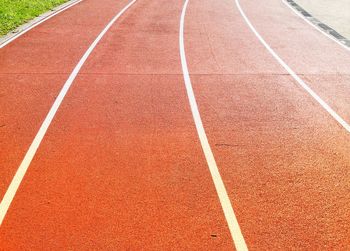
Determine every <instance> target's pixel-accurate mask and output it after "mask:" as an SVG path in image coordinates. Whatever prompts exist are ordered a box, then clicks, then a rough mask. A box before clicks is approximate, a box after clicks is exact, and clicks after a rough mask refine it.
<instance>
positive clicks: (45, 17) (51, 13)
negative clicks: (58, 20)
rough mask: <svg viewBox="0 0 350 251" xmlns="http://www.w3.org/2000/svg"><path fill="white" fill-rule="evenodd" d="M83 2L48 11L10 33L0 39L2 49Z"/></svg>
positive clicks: (62, 5)
mask: <svg viewBox="0 0 350 251" xmlns="http://www.w3.org/2000/svg"><path fill="white" fill-rule="evenodd" d="M82 1H83V0H70V1H68V2H66V3H64V4H61V5H59V6H57V7H55V8H53V9H52V10H50V11H47V12H45V13H43V14H41V15H39V16H38V17H35V18H34V19H32V20H31V21H29V22H27V23H24V24H22V25H20V26H19V27H17V28H16V29H15V30H13V31H10V32H9V33H8V34H7V35H5V36H3V37H0V49H2V48H4V47H5V46H6V45H8V44H9V43H11V42H12V41H14V40H15V39H17V38H19V37H20V36H22V35H23V34H25V33H27V32H28V31H30V30H31V29H33V28H35V27H36V26H38V25H39V24H41V23H43V22H45V21H47V20H49V19H50V18H52V17H54V16H56V15H58V14H60V13H61V12H63V11H65V10H68V9H69V8H71V7H73V6H75V5H76V4H78V3H80V2H82Z"/></svg>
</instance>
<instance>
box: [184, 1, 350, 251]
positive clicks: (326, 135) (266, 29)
mask: <svg viewBox="0 0 350 251" xmlns="http://www.w3.org/2000/svg"><path fill="white" fill-rule="evenodd" d="M242 8H243V9H244V11H245V12H246V14H247V16H248V17H249V18H250V17H253V18H252V19H251V21H252V23H253V25H256V28H257V30H258V31H259V32H260V33H261V35H262V36H263V37H264V38H266V40H267V41H268V43H271V45H272V47H273V48H274V49H275V50H276V52H277V53H278V54H280V56H281V57H282V58H283V59H284V60H285V61H286V62H287V63H290V66H291V67H292V68H293V69H295V70H296V72H297V73H300V72H301V77H302V78H303V79H305V80H306V81H307V82H308V83H309V82H310V86H312V87H313V88H315V90H316V91H317V92H319V94H320V95H321V96H322V97H324V99H325V100H327V101H328V102H329V104H330V105H331V106H333V107H334V108H335V110H336V111H337V112H339V113H340V114H342V115H344V117H345V118H348V115H349V111H350V107H349V102H348V101H349V100H348V97H349V96H348V93H349V90H350V83H349V82H346V79H349V75H348V73H349V69H348V68H347V67H345V66H344V65H343V64H344V61H345V62H347V61H349V60H350V57H349V54H348V52H347V51H345V50H344V49H343V48H341V47H339V46H338V45H337V44H336V43H334V42H333V41H331V40H328V38H326V37H323V35H322V34H320V33H319V32H318V31H314V30H313V28H312V27H310V26H308V25H307V24H305V23H304V21H303V20H299V19H298V17H295V16H294V13H292V12H290V10H289V9H288V8H286V7H285V6H284V5H283V3H281V2H279V1H271V2H269V4H266V3H264V2H259V3H258V2H256V1H242ZM188 17H189V18H188V24H187V27H186V28H187V30H188V31H191V32H189V34H188V35H187V41H188V42H187V57H188V59H189V71H190V73H192V75H193V76H192V84H193V85H194V91H195V93H196V95H197V102H198V105H199V109H200V111H201V114H202V119H203V123H204V125H205V127H206V131H207V134H208V138H209V141H210V144H211V145H212V147H213V151H214V155H215V157H216V160H217V162H218V166H219V167H220V170H221V173H222V177H223V179H224V182H225V184H226V186H227V189H228V190H229V193H230V194H229V195H230V198H231V200H232V203H233V205H234V207H235V210H236V214H237V218H238V220H239V223H240V225H241V229H242V232H243V235H244V237H245V239H246V241H247V244H248V247H249V248H250V249H252V250H281V249H292V250H294V249H302V250H316V249H337V250H345V249H348V248H349V247H350V238H349V236H350V220H349V219H350V193H349V191H350V183H349V179H350V169H349V167H350V155H349V152H350V141H349V139H350V137H349V135H348V134H347V132H346V130H344V129H343V128H342V127H340V126H339V125H338V123H337V122H336V121H335V120H333V118H332V117H331V116H330V115H329V114H328V113H326V112H325V111H324V110H323V109H322V107H320V106H319V105H318V103H316V102H315V101H314V100H313V99H312V98H311V97H310V96H309V95H308V94H307V93H306V92H305V91H304V90H303V89H302V88H301V87H299V86H298V85H297V84H296V82H295V81H294V80H293V78H292V77H291V76H289V75H288V74H287V72H285V70H284V69H283V68H282V67H281V66H280V65H279V64H278V63H277V61H275V59H274V58H273V57H272V56H271V54H269V53H268V51H267V50H266V49H265V48H264V47H263V45H262V44H260V42H259V41H258V39H257V38H256V37H255V35H254V34H253V33H252V32H251V30H250V29H249V27H248V26H247V25H246V23H245V22H244V20H243V19H242V17H241V16H240V14H239V12H238V9H237V8H236V6H235V4H234V1H209V0H206V1H201V2H199V1H193V2H192V3H190V5H189V12H188ZM191 17H192V18H191ZM277 20H282V23H281V21H277ZM269 25H271V26H272V27H270V26H269ZM297 27H298V28H297ZM300 29H301V30H303V32H304V34H303V35H300V34H298V33H299V32H300ZM293 32H294V34H293ZM309 36H310V37H309ZM312 39H314V40H315V41H313V43H315V44H313V46H312V47H311V45H310V46H309V47H308V48H310V49H309V50H305V45H303V43H305V42H309V43H310V44H312V42H311V41H306V40H312ZM278 43H279V44H278ZM281 44H283V46H282V45H281ZM280 47H282V49H280ZM324 48H326V50H327V49H329V50H331V53H327V54H326V53H324V51H322V50H324ZM315 50H316V51H315ZM325 54H326V55H325ZM322 56H325V57H326V61H324V59H322V61H321V62H320V59H321V58H322ZM337 57H340V58H337ZM305 58H307V59H308V60H307V61H306V62H305V60H304V59H305ZM299 62H300V64H302V66H300V64H298V63H299ZM326 62H328V64H327V63H326ZM348 65H349V64H348ZM317 69H320V70H317ZM324 73H327V74H326V75H324ZM331 73H332V74H331ZM195 74H196V75H195ZM305 74H307V75H306V76H305ZM309 74H310V75H309ZM330 79H333V81H337V85H334V82H333V83H332V82H330V81H329V80H330ZM315 80H317V81H315ZM347 121H349V120H347Z"/></svg>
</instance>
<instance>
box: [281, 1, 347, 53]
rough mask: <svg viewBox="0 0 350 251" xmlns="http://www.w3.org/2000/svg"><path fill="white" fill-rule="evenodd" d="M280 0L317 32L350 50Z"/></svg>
mask: <svg viewBox="0 0 350 251" xmlns="http://www.w3.org/2000/svg"><path fill="white" fill-rule="evenodd" d="M282 2H283V3H284V4H285V5H286V6H287V7H288V8H290V9H291V10H292V11H293V12H294V13H295V14H296V15H298V16H299V17H301V18H302V19H303V20H304V21H305V22H306V23H308V24H309V25H311V26H312V27H313V28H314V29H316V30H318V31H319V32H321V33H322V34H323V35H325V36H326V37H328V38H330V39H332V40H333V41H334V42H336V43H337V44H339V45H340V46H342V47H343V48H344V49H345V50H347V51H350V48H349V47H347V46H346V45H344V44H343V43H341V42H340V41H339V40H337V39H336V38H335V37H333V36H331V35H329V34H328V33H327V32H325V31H324V30H322V29H321V28H319V27H317V26H316V25H315V24H314V23H312V22H311V21H310V20H308V19H307V18H305V17H304V16H303V15H302V14H301V13H300V12H298V11H297V10H296V9H294V8H293V7H292V6H291V5H290V4H288V3H287V2H286V1H285V0H282Z"/></svg>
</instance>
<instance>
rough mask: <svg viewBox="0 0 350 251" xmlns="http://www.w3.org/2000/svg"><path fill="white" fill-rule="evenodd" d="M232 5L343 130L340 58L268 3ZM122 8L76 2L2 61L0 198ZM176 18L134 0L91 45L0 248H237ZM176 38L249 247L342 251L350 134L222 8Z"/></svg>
mask: <svg viewBox="0 0 350 251" xmlns="http://www.w3.org/2000/svg"><path fill="white" fill-rule="evenodd" d="M240 2H241V5H242V8H243V9H244V11H245V12H246V14H247V16H248V17H249V18H250V21H251V22H252V23H253V24H254V26H255V27H256V29H257V30H258V31H259V33H261V35H262V36H263V37H264V38H265V40H266V41H267V43H269V45H270V46H271V47H272V48H273V49H274V50H275V51H276V53H278V54H279V55H280V56H281V58H283V60H284V61H285V62H286V63H288V65H289V66H290V67H291V68H292V69H293V70H294V71H295V72H296V73H297V74H298V75H299V76H300V77H301V78H302V79H303V80H304V81H305V82H307V84H308V85H310V86H311V87H312V88H313V89H314V90H315V91H316V92H317V93H318V95H320V96H321V97H322V98H323V99H324V100H326V101H327V103H329V104H330V105H331V106H332V107H333V108H334V109H335V110H336V112H337V113H339V114H340V115H341V116H342V117H343V118H344V119H345V120H346V121H347V122H350V100H349V95H347V93H349V92H350V85H349V81H350V78H349V76H350V72H349V67H348V66H349V65H350V56H349V53H348V52H347V51H346V50H344V49H343V48H340V47H339V46H338V45H337V44H335V43H334V42H333V41H331V40H329V39H328V38H327V37H325V36H323V35H322V34H320V33H319V32H318V31H316V30H315V29H313V27H311V26H309V25H307V24H306V23H305V22H304V21H303V20H301V19H300V18H299V17H298V16H296V15H295V14H294V13H292V12H291V11H290V10H289V9H288V8H286V7H285V6H284V4H283V3H282V2H281V1H279V0H272V1H270V3H269V4H266V3H264V2H263V1H260V2H259V1H248V0H241V1H240ZM126 4H127V1H116V0H105V1H97V0H85V1H83V2H82V3H81V4H79V5H77V6H75V7H73V8H71V9H69V10H67V11H65V12H63V13H61V14H59V15H57V16H56V17H54V18H52V19H50V20H48V21H47V22H45V23H43V24H41V25H40V26H38V27H36V28H35V29H33V30H31V31H30V32H28V33H26V34H25V35H23V36H22V37H20V38H18V39H17V40H16V41H14V42H13V43H11V44H9V45H7V46H6V47H5V48H3V49H1V50H0V87H1V93H0V107H1V108H0V109H1V112H0V149H1V151H0V166H1V168H0V180H1V182H0V194H1V196H3V194H4V193H5V191H6V189H7V187H8V185H9V183H10V181H11V179H12V177H13V175H14V173H15V172H16V169H17V168H18V165H19V164H20V162H21V160H22V158H23V156H24V154H25V152H26V151H27V148H28V147H29V145H30V143H31V142H32V140H33V137H34V136H35V134H36V132H37V131H38V128H39V126H40V124H41V123H42V120H43V119H44V118H45V116H46V114H47V112H48V110H49V109H50V107H51V105H52V103H53V101H54V99H55V97H56V95H57V94H58V92H59V90H60V89H61V87H62V85H63V84H64V82H65V81H66V79H67V77H68V76H69V74H70V73H71V71H72V70H73V68H74V67H75V65H76V64H77V62H78V61H79V60H80V58H81V56H82V55H83V54H84V52H85V51H86V50H87V48H88V46H89V45H90V44H91V42H92V41H93V40H94V39H95V38H96V36H97V35H98V34H99V33H100V32H101V30H102V29H103V28H104V27H105V25H106V24H107V23H108V22H109V20H110V19H111V18H112V17H113V16H114V15H115V14H116V13H117V12H118V11H120V10H121V9H122V8H123V7H124V6H125V5H126ZM182 7H183V2H182V1H180V2H179V1H175V0H170V1H169V0H160V1H155V0H139V1H138V2H137V3H136V4H135V5H134V6H133V8H132V9H130V11H129V12H126V13H125V15H123V16H122V17H121V18H120V20H118V22H117V23H116V24H115V25H113V26H112V28H111V29H110V30H109V32H108V33H107V34H106V36H105V37H104V38H103V39H102V40H101V42H100V44H99V45H98V46H97V47H96V49H95V50H94V51H93V53H92V54H91V56H90V57H89V59H88V60H87V62H86V63H85V65H84V67H83V68H82V70H81V71H80V73H79V75H78V76H77V79H76V80H75V81H74V84H73V85H72V87H71V89H70V90H69V92H68V94H67V96H66V98H65V99H64V101H63V103H62V105H61V107H60V109H59V110H58V112H57V114H56V117H55V118H54V120H53V122H52V124H51V126H50V128H49V130H48V132H47V135H46V136H45V138H44V140H43V142H42V144H41V146H40V148H39V150H38V152H37V154H36V156H35V158H34V160H33V162H32V164H31V166H30V167H29V169H28V172H27V174H26V176H25V178H24V180H23V182H22V184H21V186H20V188H19V190H18V194H17V195H16V197H15V199H14V201H13V204H12V205H11V207H10V209H9V211H8V214H7V216H6V218H5V220H4V222H3V224H2V225H1V227H0V247H1V248H0V249H4V250H38V249H54V250H55V249H63V250H67V249H68V250H70V249H71V250H76V249H78V250H87V249H100V250H116V249H130V250H140V249H143V250H168V249H171V250H174V249H175V250H231V249H233V242H232V239H231V236H230V232H229V229H228V226H227V223H226V220H225V217H224V214H223V212H222V209H221V205H220V202H219V199H218V196H217V194H216V191H215V187H214V184H213V182H212V178H211V176H210V172H209V170H208V167H207V163H206V160H205V157H204V154H203V151H202V149H201V145H200V142H199V139H198V136H197V132H196V128H195V124H194V122H193V118H192V114H191V110H190V105H189V103H188V99H187V95H186V89H185V86H184V81H183V75H182V70H181V62H180V55H179V44H178V41H179V38H178V36H179V20H180V14H181V11H182ZM184 38H185V49H186V57H187V61H188V68H189V72H190V75H191V80H192V85H193V88H194V93H195V95H196V99H197V103H198V108H199V112H200V114H201V118H202V120H203V125H204V128H205V131H206V134H207V136H208V140H209V143H210V145H211V147H212V150H213V154H214V156H215V159H216V162H217V166H218V168H219V170H220V173H221V175H222V179H223V181H224V183H225V186H226V189H227V192H228V195H229V197H230V200H231V202H232V204H233V207H234V210H235V213H236V216H237V219H238V222H239V225H240V227H241V230H242V234H243V236H244V238H245V240H246V243H247V245H248V248H249V249H251V250H281V249H282V250H283V249H293V250H294V249H303V250H317V249H327V250H328V249H332V250H347V249H349V248H350V238H349V236H350V220H349V219H350V192H349V191H350V183H349V180H350V155H349V152H350V136H349V134H348V133H347V132H346V131H345V130H344V129H343V128H342V127H341V126H339V124H338V123H336V122H335V121H334V119H333V118H332V117H331V116H329V114H328V113H326V112H325V111H324V110H323V109H322V108H321V107H320V106H319V105H318V103H316V102H315V101H314V100H313V99H312V98H311V97H310V96H309V95H308V94H307V93H305V91H304V90H303V89H302V88H300V87H299V85H297V84H296V83H295V80H294V79H293V78H292V77H291V76H290V75H289V74H288V73H287V72H286V71H285V70H284V69H283V68H282V67H281V66H280V65H279V64H278V62H277V61H276V60H275V59H274V58H273V57H272V56H271V55H270V54H269V53H268V51H267V50H266V49H265V48H264V46H263V45H261V43H259V41H258V39H257V38H256V37H255V35H254V34H253V33H252V32H251V30H250V29H249V27H248V26H247V25H246V23H245V22H244V20H243V19H242V17H241V16H240V14H239V12H238V9H237V8H236V6H235V3H234V1H232V0H223V1H211V0H203V1H195V0H193V1H192V0H190V2H189V5H188V10H187V14H186V19H185V33H184ZM315 41H316V42H315Z"/></svg>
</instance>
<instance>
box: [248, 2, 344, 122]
mask: <svg viewBox="0 0 350 251" xmlns="http://www.w3.org/2000/svg"><path fill="white" fill-rule="evenodd" d="M241 5H242V8H243V9H244V11H245V12H246V14H247V16H248V17H249V19H250V20H251V22H252V23H253V25H254V26H255V28H256V29H257V30H258V32H260V34H261V35H262V36H263V37H264V39H265V40H266V42H267V43H268V44H270V46H271V47H272V48H273V49H274V50H275V51H276V53H277V54H279V56H280V57H281V58H282V59H283V60H284V61H285V62H286V63H287V64H288V65H289V66H290V67H291V68H292V69H293V70H294V71H295V72H296V73H297V74H298V75H299V76H300V77H301V78H302V79H303V80H304V81H305V82H306V83H307V84H308V85H309V86H310V87H311V88H312V89H313V90H314V91H315V92H316V93H318V95H319V96H320V97H321V98H322V99H324V100H325V101H326V102H327V103H328V104H329V105H330V106H331V107H332V108H333V109H334V110H335V111H336V112H337V113H338V114H339V115H340V116H341V117H342V118H343V119H344V120H345V121H347V123H348V124H350V95H349V93H350V68H349V65H350V50H349V49H345V48H343V47H342V46H340V45H338V44H337V43H336V42H334V41H333V40H332V39H330V38H328V37H326V36H325V35H323V34H322V33H320V31H318V30H317V29H316V28H314V27H312V26H311V25H309V24H308V23H306V22H305V21H304V20H303V19H302V18H301V17H299V16H298V15H296V14H295V13H294V12H293V11H292V10H291V9H290V8H288V7H287V5H286V4H284V3H283V2H282V0H273V1H271V2H269V4H265V3H264V2H256V3H255V2H252V1H246V0H241Z"/></svg>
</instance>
